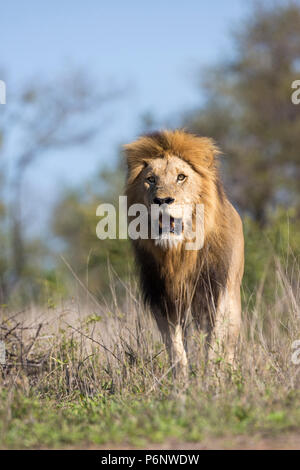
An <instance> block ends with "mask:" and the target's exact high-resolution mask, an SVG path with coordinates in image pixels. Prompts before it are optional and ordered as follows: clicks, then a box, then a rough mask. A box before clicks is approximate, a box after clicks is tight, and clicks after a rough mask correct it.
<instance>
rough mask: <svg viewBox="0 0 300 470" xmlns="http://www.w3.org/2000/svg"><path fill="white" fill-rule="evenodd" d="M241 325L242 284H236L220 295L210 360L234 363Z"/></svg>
mask: <svg viewBox="0 0 300 470" xmlns="http://www.w3.org/2000/svg"><path fill="white" fill-rule="evenodd" d="M240 325H241V297H240V286H239V285H236V286H234V288H232V289H226V290H224V292H223V293H222V294H221V296H220V299H219V303H218V308H217V312H216V317H215V327H214V329H213V332H212V337H211V347H210V350H209V356H208V358H209V360H210V361H213V362H216V361H218V362H219V361H220V362H224V361H225V362H226V363H229V364H231V365H234V363H235V355H236V345H237V341H238V337H239V332H240Z"/></svg>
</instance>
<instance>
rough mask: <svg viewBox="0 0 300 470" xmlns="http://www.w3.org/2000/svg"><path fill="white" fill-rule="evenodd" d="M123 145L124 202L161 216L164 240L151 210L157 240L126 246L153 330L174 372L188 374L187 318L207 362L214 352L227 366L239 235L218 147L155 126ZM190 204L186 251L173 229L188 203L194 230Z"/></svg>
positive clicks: (237, 309) (235, 319)
mask: <svg viewBox="0 0 300 470" xmlns="http://www.w3.org/2000/svg"><path fill="white" fill-rule="evenodd" d="M124 149H125V154H126V158H127V167H128V172H127V181H126V196H127V198H128V204H129V205H132V204H144V205H145V206H146V207H147V208H148V210H149V213H150V211H151V208H153V207H159V209H160V210H162V211H163V212H164V213H166V214H167V215H168V216H169V222H168V226H167V228H168V229H169V233H168V236H167V237H166V234H165V232H164V233H163V230H162V223H161V216H160V215H159V227H160V231H159V234H158V237H156V238H155V239H153V238H151V237H150V238H145V239H142V238H137V239H135V240H132V244H133V249H134V253H135V259H136V264H137V267H138V269H139V277H140V284H141V289H142V293H143V298H144V301H145V303H146V304H148V305H149V306H150V308H151V312H152V314H153V316H154V318H155V320H156V323H157V326H158V328H159V330H160V332H161V335H162V338H163V341H164V343H165V345H166V349H167V351H168V354H169V358H170V361H171V367H172V368H173V372H174V375H175V376H176V377H177V376H179V377H184V378H187V376H188V359H187V350H186V331H187V324H188V322H189V319H190V318H191V319H193V321H194V323H195V325H196V327H197V329H199V330H200V331H203V332H204V333H205V337H206V341H207V354H208V359H212V360H213V359H214V358H215V357H216V354H218V355H219V354H220V353H221V351H222V353H224V357H225V358H226V361H228V362H229V363H233V362H234V359H235V351H236V344H237V340H238V336H239V330H240V324H241V296H240V287H241V281H242V277H243V271H244V239H243V227H242V221H241V218H240V216H239V215H238V213H237V211H236V210H235V209H234V207H233V206H232V205H231V203H230V202H229V200H228V198H227V196H226V194H225V191H224V188H223V185H222V183H221V180H220V176H219V170H218V158H217V157H218V154H219V153H220V151H219V149H218V147H217V146H216V145H215V143H214V142H213V140H211V139H210V138H207V137H199V136H196V135H194V134H191V133H188V132H186V131H184V130H175V131H170V130H163V131H159V132H154V133H151V134H147V135H143V136H141V137H140V138H138V139H137V140H136V141H134V142H132V143H129V144H127V145H125V146H124ZM197 204H201V205H203V207H204V219H203V224H204V226H203V228H204V239H203V245H202V247H201V249H194V250H187V249H186V247H185V245H186V237H185V236H184V233H182V231H181V232H179V233H178V232H177V233H175V230H174V225H175V222H176V221H177V219H178V209H177V208H178V205H179V206H182V205H190V206H192V213H191V219H192V225H193V227H195V223H194V222H195V220H194V219H195V207H196V205H197ZM176 207H177V208H176ZM129 219H130V217H129ZM185 223H186V221H185V220H183V218H181V224H182V225H184V224H185ZM220 348H222V349H220Z"/></svg>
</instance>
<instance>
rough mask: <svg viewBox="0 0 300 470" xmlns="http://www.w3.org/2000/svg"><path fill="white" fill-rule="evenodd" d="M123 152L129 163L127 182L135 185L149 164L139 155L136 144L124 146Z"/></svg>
mask: <svg viewBox="0 0 300 470" xmlns="http://www.w3.org/2000/svg"><path fill="white" fill-rule="evenodd" d="M123 151H124V154H125V157H126V163H127V171H128V172H127V182H128V184H131V183H133V181H134V180H136V178H137V177H138V176H139V174H140V173H141V172H142V171H143V169H144V168H145V167H146V166H147V165H148V164H147V162H146V161H145V160H144V159H143V158H142V157H141V156H140V155H139V152H138V151H137V145H136V142H133V143H131V144H126V145H123Z"/></svg>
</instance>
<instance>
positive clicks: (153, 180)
mask: <svg viewBox="0 0 300 470" xmlns="http://www.w3.org/2000/svg"><path fill="white" fill-rule="evenodd" d="M147 181H148V183H151V184H154V183H155V177H154V176H149V177H148V178H147Z"/></svg>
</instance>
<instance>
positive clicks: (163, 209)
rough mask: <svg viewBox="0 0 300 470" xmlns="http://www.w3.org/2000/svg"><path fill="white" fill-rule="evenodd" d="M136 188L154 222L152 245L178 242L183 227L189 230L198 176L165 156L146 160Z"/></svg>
mask: <svg viewBox="0 0 300 470" xmlns="http://www.w3.org/2000/svg"><path fill="white" fill-rule="evenodd" d="M139 186H140V188H139V191H140V194H141V195H142V198H143V203H144V204H145V205H146V207H147V208H148V211H149V214H152V220H154V225H155V221H156V220H157V222H158V224H157V226H158V227H159V233H158V234H157V235H158V238H157V239H156V240H155V244H156V245H159V246H161V247H162V248H169V247H171V246H174V244H175V245H177V244H178V243H179V242H182V241H183V240H184V239H185V237H186V233H187V227H188V226H189V227H190V228H192V218H193V212H194V207H195V204H196V203H197V202H199V192H200V190H201V178H200V175H199V174H198V173H196V172H195V171H194V170H193V169H192V167H191V166H190V165H189V164H188V163H187V162H185V161H183V160H182V159H181V158H179V157H177V156H174V155H169V156H167V157H164V158H155V159H152V160H149V161H147V164H146V166H145V168H144V169H143V171H142V172H141V173H140V175H139ZM151 209H152V213H151Z"/></svg>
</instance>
